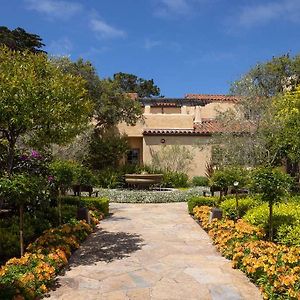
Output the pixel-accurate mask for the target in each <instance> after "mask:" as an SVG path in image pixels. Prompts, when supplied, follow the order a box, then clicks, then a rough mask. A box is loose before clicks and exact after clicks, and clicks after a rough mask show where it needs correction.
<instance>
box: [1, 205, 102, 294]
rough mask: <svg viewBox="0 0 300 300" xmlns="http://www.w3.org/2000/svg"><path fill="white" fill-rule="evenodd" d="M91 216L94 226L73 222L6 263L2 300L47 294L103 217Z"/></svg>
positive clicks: (44, 237)
mask: <svg viewBox="0 0 300 300" xmlns="http://www.w3.org/2000/svg"><path fill="white" fill-rule="evenodd" d="M91 216H92V217H91V220H92V222H91V225H89V224H87V223H86V222H85V221H77V220H71V221H70V222H69V223H66V224H64V225H62V226H59V227H57V228H52V229H49V230H46V231H45V232H44V233H43V234H42V235H41V236H40V237H39V238H38V239H36V240H35V242H34V243H32V244H30V245H29V246H28V247H27V251H26V253H25V254H24V255H23V256H22V257H21V258H12V259H10V260H9V261H7V263H6V264H5V265H4V266H2V267H1V269H0V299H7V300H10V299H19V300H21V299H25V300H31V299H39V297H41V296H42V295H43V294H44V293H46V292H47V291H48V289H49V288H51V286H52V285H53V283H54V280H55V277H56V275H57V274H58V273H59V271H60V270H62V268H63V267H64V266H66V265H67V263H68V259H69V257H70V256H71V253H72V252H73V251H75V250H76V249H77V248H78V247H79V245H80V243H81V242H82V241H83V240H84V239H85V238H86V237H87V236H88V235H89V234H90V233H91V232H92V231H93V228H94V227H95V226H96V224H98V223H99V220H100V219H101V218H102V216H103V214H102V213H101V212H99V211H92V212H91Z"/></svg>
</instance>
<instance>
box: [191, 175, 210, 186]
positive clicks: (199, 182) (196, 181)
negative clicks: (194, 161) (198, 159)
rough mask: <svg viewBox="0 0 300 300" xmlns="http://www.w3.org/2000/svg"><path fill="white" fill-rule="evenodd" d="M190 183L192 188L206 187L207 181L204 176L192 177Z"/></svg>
mask: <svg viewBox="0 0 300 300" xmlns="http://www.w3.org/2000/svg"><path fill="white" fill-rule="evenodd" d="M192 183H193V186H208V185H209V179H208V178H207V177H205V176H194V177H193V180H192Z"/></svg>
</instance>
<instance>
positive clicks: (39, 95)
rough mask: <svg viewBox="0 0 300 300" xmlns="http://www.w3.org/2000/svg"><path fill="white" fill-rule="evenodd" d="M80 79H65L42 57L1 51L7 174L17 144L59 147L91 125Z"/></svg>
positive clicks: (0, 106)
mask: <svg viewBox="0 0 300 300" xmlns="http://www.w3.org/2000/svg"><path fill="white" fill-rule="evenodd" d="M91 112H92V103H91V102H90V101H89V98H88V94H87V91H86V89H85V81H84V79H83V78H81V77H78V76H74V75H72V74H66V73H64V72H62V71H61V69H60V68H59V67H57V66H55V65H53V64H52V63H51V62H50V61H49V60H48V59H47V56H46V55H45V54H33V53H30V52H29V51H27V50H26V51H24V52H19V51H12V50H10V49H8V48H7V47H1V48H0V133H1V134H2V138H3V139H4V140H5V141H6V142H7V153H8V154H7V162H6V170H7V172H8V173H11V172H12V169H13V160H14V154H15V149H16V144H17V142H18V141H19V139H20V137H22V136H24V135H27V141H28V143H30V144H31V145H37V146H39V147H45V146H47V145H49V144H50V143H56V144H63V143H66V142H68V141H70V140H71V139H72V138H73V137H75V136H76V135H77V134H78V133H80V132H81V131H82V130H83V129H84V128H85V127H86V125H87V123H88V122H89V120H90V116H91Z"/></svg>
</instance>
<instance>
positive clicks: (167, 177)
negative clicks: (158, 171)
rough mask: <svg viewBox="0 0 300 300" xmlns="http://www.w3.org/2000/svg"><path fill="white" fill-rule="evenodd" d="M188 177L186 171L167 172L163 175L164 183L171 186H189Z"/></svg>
mask: <svg viewBox="0 0 300 300" xmlns="http://www.w3.org/2000/svg"><path fill="white" fill-rule="evenodd" d="M188 179H189V178H188V176H187V175H186V174H185V173H178V172H166V173H164V176H163V182H162V185H163V186H164V187H171V188H181V187H188Z"/></svg>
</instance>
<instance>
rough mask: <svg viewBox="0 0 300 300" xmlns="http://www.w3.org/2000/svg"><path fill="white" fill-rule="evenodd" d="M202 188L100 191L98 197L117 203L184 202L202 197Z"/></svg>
mask: <svg viewBox="0 0 300 300" xmlns="http://www.w3.org/2000/svg"><path fill="white" fill-rule="evenodd" d="M202 194H203V188H201V187H197V188H191V189H187V190H176V189H173V190H171V191H157V190H155V191H149V190H125V189H123V190H121V189H102V190H100V191H99V195H101V196H102V197H107V198H109V200H110V202H117V203H168V202H186V201H187V199H188V198H189V197H191V196H193V195H195V196H196V195H198V196H200V195H202Z"/></svg>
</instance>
